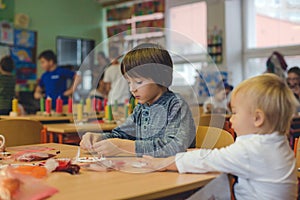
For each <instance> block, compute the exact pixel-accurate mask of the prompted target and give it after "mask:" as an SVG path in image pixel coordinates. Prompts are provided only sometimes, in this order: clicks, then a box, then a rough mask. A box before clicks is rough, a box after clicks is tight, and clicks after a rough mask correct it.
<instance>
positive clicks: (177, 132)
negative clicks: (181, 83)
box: [103, 91, 196, 157]
mask: <svg viewBox="0 0 300 200" xmlns="http://www.w3.org/2000/svg"><path fill="white" fill-rule="evenodd" d="M195 133H196V130H195V124H194V120H193V117H192V114H191V111H190V109H189V107H188V104H187V103H186V102H185V101H184V99H183V98H182V97H181V96H180V95H179V94H174V93H173V92H171V91H167V92H165V93H164V94H163V95H162V96H161V97H160V98H159V99H158V100H157V101H156V102H154V103H153V104H151V105H148V104H137V106H136V107H135V108H134V110H133V113H132V114H131V115H130V116H129V117H128V118H127V119H126V121H125V122H124V123H123V124H122V125H120V126H119V127H117V128H115V129H114V130H113V131H112V132H111V133H104V134H103V136H104V138H121V139H128V140H135V152H136V154H137V156H142V155H151V156H154V157H168V156H172V155H175V154H176V153H178V152H183V151H186V149H187V148H189V147H190V146H193V145H194V142H195Z"/></svg>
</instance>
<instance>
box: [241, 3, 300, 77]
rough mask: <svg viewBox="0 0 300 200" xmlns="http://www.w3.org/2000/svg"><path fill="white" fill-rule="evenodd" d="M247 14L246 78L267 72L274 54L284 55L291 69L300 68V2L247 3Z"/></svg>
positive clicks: (245, 29) (244, 55) (245, 13)
mask: <svg viewBox="0 0 300 200" xmlns="http://www.w3.org/2000/svg"><path fill="white" fill-rule="evenodd" d="M266 10H267V11H268V12H266ZM243 13H244V15H245V16H244V17H243V18H244V33H245V38H244V41H245V42H244V53H243V57H244V64H243V65H244V78H249V77H252V76H255V75H259V74H261V73H263V72H264V71H265V70H266V61H267V58H268V57H269V56H270V55H271V54H272V52H273V51H278V52H280V53H281V54H283V55H284V58H285V60H286V62H287V64H288V68H291V67H293V66H297V65H298V66H299V65H300V3H299V1H298V0H297V1H295V0H271V1H267V0H255V1H253V0H245V1H243Z"/></svg>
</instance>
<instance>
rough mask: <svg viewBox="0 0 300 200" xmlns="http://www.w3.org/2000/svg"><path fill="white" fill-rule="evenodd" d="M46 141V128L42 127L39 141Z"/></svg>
mask: <svg viewBox="0 0 300 200" xmlns="http://www.w3.org/2000/svg"><path fill="white" fill-rule="evenodd" d="M47 142H48V138H47V128H46V127H43V129H42V130H41V143H47Z"/></svg>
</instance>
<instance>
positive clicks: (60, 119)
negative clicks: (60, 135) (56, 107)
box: [0, 113, 104, 124]
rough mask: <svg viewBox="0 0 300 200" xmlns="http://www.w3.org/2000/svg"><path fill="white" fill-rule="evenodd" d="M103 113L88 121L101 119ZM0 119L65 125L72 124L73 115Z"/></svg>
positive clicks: (24, 116)
mask: <svg viewBox="0 0 300 200" xmlns="http://www.w3.org/2000/svg"><path fill="white" fill-rule="evenodd" d="M103 116H104V115H103V113H100V114H97V115H91V116H89V120H91V119H99V118H103ZM0 119H27V120H35V121H40V122H41V123H43V124H48V123H51V122H55V123H61V122H62V123H67V122H73V121H74V116H73V115H68V116H66V115H64V116H42V115H22V116H15V117H12V116H9V115H0Z"/></svg>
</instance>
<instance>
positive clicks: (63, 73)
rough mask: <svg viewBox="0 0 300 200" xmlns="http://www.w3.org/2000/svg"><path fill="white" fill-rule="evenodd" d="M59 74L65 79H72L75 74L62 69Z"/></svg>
mask: <svg viewBox="0 0 300 200" xmlns="http://www.w3.org/2000/svg"><path fill="white" fill-rule="evenodd" d="M61 73H62V75H63V76H64V77H66V78H67V79H73V78H74V76H75V72H73V71H71V70H69V69H63V68H61Z"/></svg>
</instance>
